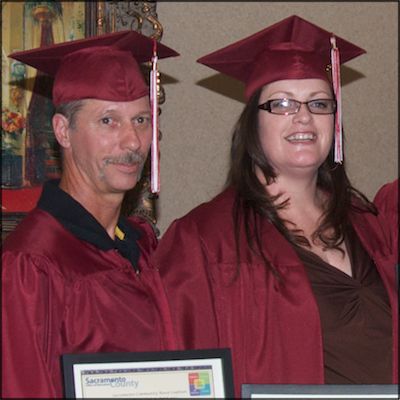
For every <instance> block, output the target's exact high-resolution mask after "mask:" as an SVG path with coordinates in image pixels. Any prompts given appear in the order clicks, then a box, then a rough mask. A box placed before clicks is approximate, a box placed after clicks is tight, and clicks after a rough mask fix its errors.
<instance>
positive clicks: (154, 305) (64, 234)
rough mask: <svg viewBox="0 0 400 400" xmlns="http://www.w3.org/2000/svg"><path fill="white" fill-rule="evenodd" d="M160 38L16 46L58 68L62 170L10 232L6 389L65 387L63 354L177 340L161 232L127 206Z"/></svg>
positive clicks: (32, 391)
mask: <svg viewBox="0 0 400 400" xmlns="http://www.w3.org/2000/svg"><path fill="white" fill-rule="evenodd" d="M153 45H154V44H153V41H152V40H151V39H149V38H147V37H145V36H142V35H140V34H138V33H136V32H134V31H125V32H117V33H113V34H107V35H103V36H99V37H95V38H88V39H83V40H78V41H74V42H68V43H62V44H57V45H54V46H50V47H47V48H40V49H34V50H29V51H24V52H19V53H15V54H13V55H12V57H13V58H15V59H18V60H20V61H22V62H25V63H27V64H29V65H31V66H34V67H35V68H37V69H39V70H41V71H43V72H46V73H48V74H50V75H54V76H55V80H54V87H53V102H54V104H55V107H56V113H55V115H54V117H53V128H54V133H55V136H56V138H57V141H58V142H59V144H60V147H61V151H62V167H63V168H62V170H63V173H62V177H61V179H60V180H59V181H50V182H47V183H46V184H45V185H44V188H43V192H42V195H41V198H40V199H39V202H38V205H37V207H36V208H35V209H34V210H33V211H32V212H31V213H30V214H29V215H28V216H27V217H26V218H25V219H24V220H23V221H22V222H21V224H20V225H19V226H18V227H17V228H16V230H15V231H14V232H13V233H12V234H11V235H9V237H8V238H7V239H6V241H5V243H4V247H3V274H2V279H3V303H2V307H3V324H2V326H3V341H2V346H3V347H2V351H3V369H2V371H3V373H2V379H3V390H2V395H3V397H42V398H43V397H62V395H63V386H62V375H61V368H60V365H61V363H60V357H61V355H62V354H66V353H92V352H114V351H149V350H163V349H169V348H173V347H174V338H173V335H172V333H171V322H170V315H169V310H168V307H167V303H166V300H165V296H164V291H163V288H162V286H161V284H160V280H159V276H158V274H157V271H155V270H154V269H151V268H150V266H149V264H148V257H149V254H150V253H151V252H152V251H153V250H154V248H155V246H156V237H155V235H154V233H153V231H152V228H151V227H150V226H149V225H148V224H146V222H144V221H142V220H140V219H138V218H124V217H122V216H121V215H120V210H121V203H122V200H123V197H124V194H125V193H126V191H128V190H130V189H132V188H133V187H134V186H135V185H136V183H137V182H138V180H139V179H140V175H141V171H142V168H143V164H144V162H145V159H146V157H147V154H148V151H149V147H150V144H151V140H152V111H151V107H150V101H149V90H148V87H147V85H146V83H145V81H144V79H143V76H142V73H141V71H140V68H139V65H138V63H140V62H144V61H149V60H151V58H152V56H153ZM157 51H158V57H159V58H164V57H170V56H176V55H178V54H177V53H176V52H175V51H174V50H172V49H169V48H168V47H166V46H163V45H161V44H159V45H158V50H157Z"/></svg>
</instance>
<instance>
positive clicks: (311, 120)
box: [258, 79, 334, 175]
mask: <svg viewBox="0 0 400 400" xmlns="http://www.w3.org/2000/svg"><path fill="white" fill-rule="evenodd" d="M282 98H286V99H294V100H298V101H300V102H306V101H310V100H316V99H333V95H332V91H331V88H330V86H329V84H328V82H326V81H324V80H322V79H289V80H281V81H276V82H272V83H270V84H268V85H266V86H264V88H263V89H262V91H261V95H260V101H259V104H263V103H265V102H266V101H268V100H272V99H282ZM258 127H259V135H260V142H261V146H262V149H263V151H264V154H265V156H266V158H267V160H268V162H269V163H270V165H271V166H272V168H273V169H274V171H275V172H276V173H277V175H280V174H304V173H308V174H309V173H314V174H315V173H316V172H317V170H318V168H319V166H320V165H321V164H322V163H323V162H324V161H325V159H326V157H327V156H328V154H329V151H330V148H331V145H332V138H333V130H334V114H313V113H311V112H310V111H309V110H308V108H307V105H306V104H302V105H301V107H300V109H299V111H298V112H297V113H296V114H290V115H277V114H271V113H270V112H268V111H265V110H259V113H258Z"/></svg>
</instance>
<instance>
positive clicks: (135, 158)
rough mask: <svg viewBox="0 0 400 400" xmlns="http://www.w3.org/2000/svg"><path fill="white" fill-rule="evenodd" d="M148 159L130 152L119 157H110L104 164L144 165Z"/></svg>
mask: <svg viewBox="0 0 400 400" xmlns="http://www.w3.org/2000/svg"><path fill="white" fill-rule="evenodd" d="M145 161H146V157H145V156H144V155H143V154H141V153H137V152H129V153H125V154H122V155H120V156H118V157H108V158H106V159H105V160H104V164H105V165H107V164H137V163H139V164H144V162H145Z"/></svg>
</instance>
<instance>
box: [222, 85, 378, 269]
mask: <svg viewBox="0 0 400 400" xmlns="http://www.w3.org/2000/svg"><path fill="white" fill-rule="evenodd" d="M260 94H261V89H259V90H258V91H256V92H255V93H254V94H253V96H252V97H251V98H250V100H249V102H248V103H247V105H246V106H245V108H244V110H243V112H242V114H241V115H240V117H239V119H238V121H237V123H236V125H235V127H234V130H233V137H232V144H231V152H230V170H229V173H228V178H227V182H226V184H227V185H228V186H232V187H234V188H235V189H236V193H237V194H236V199H235V204H234V208H233V214H232V217H233V221H234V229H235V242H236V253H237V260H238V265H239V261H240V250H239V241H240V235H241V234H242V233H241V229H242V228H241V227H244V234H245V237H246V241H247V244H248V246H249V247H250V249H251V250H252V251H253V252H254V253H256V254H258V255H259V256H261V257H262V259H263V260H264V263H265V265H266V266H267V267H268V268H270V269H271V270H272V272H273V273H274V274H275V275H278V274H277V271H276V269H275V268H274V266H273V265H271V263H270V262H268V260H267V259H266V257H265V255H264V252H263V246H262V243H261V237H260V229H259V228H260V222H261V221H262V219H263V218H267V219H268V220H269V221H270V222H271V223H272V224H274V225H275V227H276V228H277V229H278V231H279V232H280V233H281V234H282V235H283V236H284V237H285V238H286V239H287V240H288V241H289V242H290V243H292V244H293V245H303V246H304V245H306V246H307V245H308V246H309V242H308V240H307V239H306V238H305V237H304V236H303V234H302V231H300V230H290V229H288V228H287V223H288V222H290V221H285V220H283V219H281V218H280V217H279V215H278V210H279V209H281V208H284V207H286V206H287V201H286V202H281V203H279V202H277V200H278V198H279V196H270V195H268V193H267V192H266V190H265V187H264V186H263V185H262V184H261V182H260V181H259V179H258V178H257V176H256V173H255V170H256V168H255V167H256V166H257V167H258V168H259V169H260V170H261V171H262V173H263V175H264V177H265V180H266V182H267V184H269V183H271V182H273V180H274V179H275V178H276V173H275V171H274V170H273V168H272V166H271V165H270V164H269V162H268V160H267V158H266V156H265V154H264V151H263V149H262V146H261V142H260V138H259V132H258V111H259V110H258V108H257V106H258V104H259V99H260ZM317 187H318V188H320V189H321V190H323V191H324V192H326V193H328V194H329V196H328V200H327V204H326V209H325V212H324V214H323V216H322V219H321V223H320V225H319V226H318V228H317V230H316V231H315V232H314V234H313V237H312V239H313V240H316V239H318V240H320V241H321V242H322V243H323V246H324V247H325V248H328V249H339V246H340V244H341V243H342V242H343V240H344V232H345V228H346V226H347V225H348V224H349V217H348V214H349V211H350V210H352V211H356V212H371V213H374V214H376V208H375V206H374V205H373V204H372V203H371V202H370V201H369V200H368V199H367V198H366V196H365V195H364V194H362V193H361V192H360V191H358V190H357V189H355V188H354V187H353V186H352V185H351V183H350V180H349V178H348V176H347V174H346V170H345V165H344V163H343V164H336V163H334V161H333V146H332V149H331V151H330V154H329V155H328V157H327V158H326V160H325V161H324V163H323V164H322V165H321V166H320V167H319V169H318V178H317ZM355 198H356V199H358V201H354V199H355ZM328 232H329V233H328Z"/></svg>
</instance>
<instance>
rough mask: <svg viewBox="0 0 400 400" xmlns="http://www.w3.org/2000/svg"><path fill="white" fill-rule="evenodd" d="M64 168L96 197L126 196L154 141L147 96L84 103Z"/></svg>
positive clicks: (65, 153)
mask: <svg viewBox="0 0 400 400" xmlns="http://www.w3.org/2000/svg"><path fill="white" fill-rule="evenodd" d="M69 138H70V146H69V147H68V148H67V149H65V152H64V157H65V163H64V165H65V167H64V168H66V169H70V171H64V173H68V172H71V171H72V172H73V176H74V177H75V180H76V179H77V180H78V183H79V182H80V183H82V184H84V185H89V186H91V187H92V189H93V191H94V192H95V193H99V194H101V193H103V194H107V193H124V192H126V191H127V190H130V189H132V188H133V187H134V186H135V185H136V183H137V182H138V180H139V179H140V175H141V172H142V169H143V165H144V162H145V160H146V157H147V154H148V151H149V147H150V144H151V138H152V126H151V110H150V104H149V98H148V97H147V96H145V97H142V98H140V99H137V100H134V101H129V102H115V101H105V100H95V99H88V100H84V104H83V107H82V108H81V109H80V110H79V111H78V113H77V115H76V123H75V127H74V128H73V129H71V128H70V132H69Z"/></svg>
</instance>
